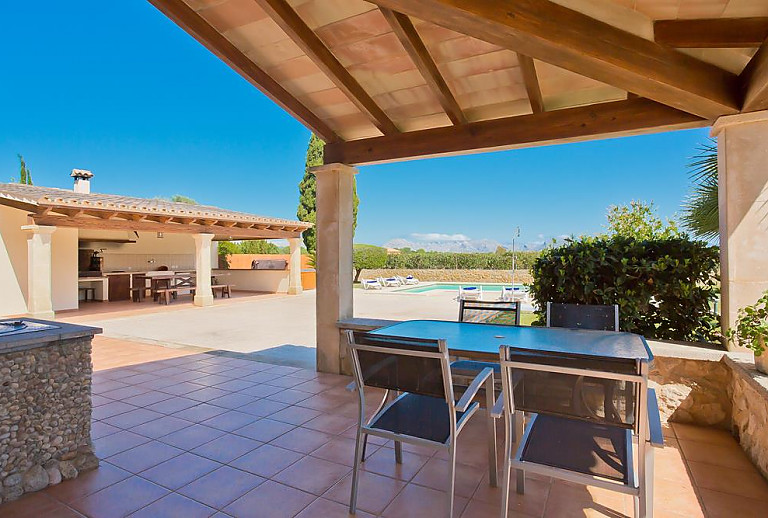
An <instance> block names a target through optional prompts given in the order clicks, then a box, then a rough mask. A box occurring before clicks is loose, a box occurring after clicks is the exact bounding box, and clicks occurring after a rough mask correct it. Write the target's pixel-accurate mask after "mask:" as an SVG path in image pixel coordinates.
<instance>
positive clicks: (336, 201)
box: [313, 164, 357, 373]
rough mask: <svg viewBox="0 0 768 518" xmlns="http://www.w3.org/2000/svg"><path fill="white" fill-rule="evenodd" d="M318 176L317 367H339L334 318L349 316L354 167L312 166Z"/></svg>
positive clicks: (328, 369)
mask: <svg viewBox="0 0 768 518" xmlns="http://www.w3.org/2000/svg"><path fill="white" fill-rule="evenodd" d="M313 173H314V174H315V175H316V177H317V217H316V223H315V228H316V232H317V291H316V296H317V302H316V308H317V309H316V310H317V370H318V371H320V372H331V373H338V372H341V370H342V365H341V356H342V354H341V353H342V349H341V347H342V344H341V334H340V333H339V329H338V328H337V327H336V322H337V321H338V320H341V319H346V318H351V317H352V273H353V270H352V237H353V228H352V227H353V219H352V201H353V192H354V181H355V173H357V170H356V169H355V168H354V167H350V166H348V165H344V164H327V165H323V166H319V167H316V168H314V169H313Z"/></svg>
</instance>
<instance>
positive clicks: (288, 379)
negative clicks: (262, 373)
mask: <svg viewBox="0 0 768 518" xmlns="http://www.w3.org/2000/svg"><path fill="white" fill-rule="evenodd" d="M269 372H270V373H271V372H272V371H269ZM306 381H307V380H305V379H301V378H294V377H293V376H281V377H279V378H273V379H271V380H269V381H266V382H265V383H267V384H268V385H272V386H273V387H281V388H292V387H295V386H296V385H301V384H302V383H306Z"/></svg>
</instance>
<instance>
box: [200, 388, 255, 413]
mask: <svg viewBox="0 0 768 518" xmlns="http://www.w3.org/2000/svg"><path fill="white" fill-rule="evenodd" d="M255 401H257V398H255V397H254V396H249V395H248V394H240V393H239V392H233V393H230V394H226V395H224V396H221V397H217V398H215V399H211V400H210V401H208V403H210V404H211V405H216V406H219V407H222V408H225V409H228V410H235V409H236V408H239V407H241V406H244V405H247V404H249V403H253V402H255Z"/></svg>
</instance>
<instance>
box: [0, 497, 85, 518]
mask: <svg viewBox="0 0 768 518" xmlns="http://www.w3.org/2000/svg"><path fill="white" fill-rule="evenodd" d="M41 517H45V518H79V517H80V514H79V513H76V512H75V511H73V510H72V509H70V508H69V507H67V506H66V505H65V504H63V503H61V502H59V501H58V500H56V499H54V498H52V497H50V496H48V495H47V494H45V493H41V492H38V493H29V494H26V495H24V496H22V497H21V498H20V499H18V500H14V501H13V502H8V503H6V504H5V505H2V506H0V518H41Z"/></svg>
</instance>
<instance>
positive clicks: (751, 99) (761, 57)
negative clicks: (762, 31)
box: [739, 39, 768, 112]
mask: <svg viewBox="0 0 768 518" xmlns="http://www.w3.org/2000/svg"><path fill="white" fill-rule="evenodd" d="M739 80H740V81H741V90H742V92H743V94H744V105H743V106H742V110H743V111H745V112H751V111H757V110H765V109H768V39H766V40H765V41H764V42H763V44H762V46H761V47H760V49H759V50H758V51H757V54H755V55H754V56H753V57H752V59H751V60H750V61H749V63H747V66H746V68H745V69H744V71H743V72H742V73H741V75H740V76H739Z"/></svg>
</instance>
